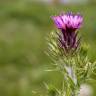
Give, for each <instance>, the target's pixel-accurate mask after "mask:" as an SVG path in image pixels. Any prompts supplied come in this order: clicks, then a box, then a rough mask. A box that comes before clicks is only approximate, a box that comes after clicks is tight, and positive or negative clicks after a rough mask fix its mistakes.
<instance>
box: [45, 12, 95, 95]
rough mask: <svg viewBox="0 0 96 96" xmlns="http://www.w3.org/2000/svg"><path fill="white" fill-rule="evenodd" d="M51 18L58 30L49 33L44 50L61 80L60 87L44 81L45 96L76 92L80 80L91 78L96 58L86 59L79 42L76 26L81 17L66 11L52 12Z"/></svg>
mask: <svg viewBox="0 0 96 96" xmlns="http://www.w3.org/2000/svg"><path fill="white" fill-rule="evenodd" d="M52 20H53V21H54V23H55V25H56V27H57V29H58V30H57V31H53V32H51V33H50V34H49V37H48V39H47V40H48V52H47V53H48V55H49V56H50V57H51V58H52V61H53V63H54V67H55V69H56V71H59V72H60V73H61V74H62V76H63V80H62V86H61V89H58V88H52V87H51V88H50V86H47V85H46V86H47V88H48V93H49V95H48V96H78V94H79V90H80V86H81V84H83V83H85V82H87V81H88V80H92V78H91V75H92V74H95V69H96V62H90V60H89V58H88V55H87V53H88V46H87V44H85V43H81V36H80V35H79V29H80V28H81V26H82V23H83V17H82V16H81V15H80V14H79V13H78V14H73V13H71V12H69V13H62V14H60V15H59V16H52Z"/></svg>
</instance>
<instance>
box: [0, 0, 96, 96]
mask: <svg viewBox="0 0 96 96" xmlns="http://www.w3.org/2000/svg"><path fill="white" fill-rule="evenodd" d="M95 9H96V6H95V5H91V4H89V5H68V6H67V5H58V6H57V5H56V6H55V5H54V6H53V5H44V4H40V3H39V4H37V3H33V2H31V1H27V0H14V1H13V0H3V1H2V0H1V1H0V96H39V95H38V94H40V93H41V94H43V95H44V94H45V93H46V90H45V87H44V84H43V82H48V83H50V84H51V83H52V84H53V85H54V86H59V87H60V85H61V82H60V80H61V79H62V77H61V75H60V73H58V72H46V71H45V70H46V68H48V67H52V66H51V64H50V58H49V57H47V56H46V55H45V53H44V51H46V50H47V46H46V40H45V37H46V35H47V34H48V33H49V32H50V31H51V30H53V29H54V28H53V27H54V26H53V25H52V21H51V19H50V16H51V15H55V14H58V13H60V11H62V10H63V11H74V12H78V11H79V12H81V14H83V15H84V20H85V21H84V26H83V28H82V30H81V34H82V37H83V40H84V41H85V42H88V44H89V45H90V46H89V47H90V50H89V52H88V55H89V57H90V58H91V60H95V59H96V52H95V51H96V44H95V43H96V32H95V31H96V26H95V25H96V24H95V23H96V22H95V21H96V13H95ZM82 42H83V41H82ZM92 76H93V75H92ZM93 77H95V75H94V76H93ZM90 83H91V84H93V87H94V90H95V88H96V85H95V83H96V82H95V81H92V82H90ZM35 91H36V92H37V93H35ZM94 96H95V95H94Z"/></svg>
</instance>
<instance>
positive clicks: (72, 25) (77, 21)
mask: <svg viewBox="0 0 96 96" xmlns="http://www.w3.org/2000/svg"><path fill="white" fill-rule="evenodd" d="M52 19H53V21H54V22H55V25H56V26H57V28H59V29H63V30H67V29H79V28H80V27H81V24H82V21H83V18H82V16H81V15H80V14H76V15H75V14H72V13H71V12H69V13H66V14H64V13H63V14H61V15H59V16H53V17H52Z"/></svg>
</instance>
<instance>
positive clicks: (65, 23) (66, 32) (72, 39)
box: [52, 13, 83, 53]
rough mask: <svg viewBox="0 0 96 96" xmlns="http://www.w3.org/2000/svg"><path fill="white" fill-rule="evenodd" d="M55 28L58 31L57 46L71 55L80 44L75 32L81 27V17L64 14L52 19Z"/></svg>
mask: <svg viewBox="0 0 96 96" xmlns="http://www.w3.org/2000/svg"><path fill="white" fill-rule="evenodd" d="M52 19H53V21H54V23H55V25H56V27H57V28H58V29H60V31H61V32H60V33H59V34H58V35H59V38H58V40H59V46H60V48H62V49H64V51H65V52H66V53H70V52H71V53H73V52H74V51H76V49H77V48H78V46H79V44H80V38H78V32H77V30H78V29H79V28H80V27H81V24H82V22H83V17H82V16H80V15H79V14H76V15H75V14H72V13H65V14H62V15H59V16H53V17H52Z"/></svg>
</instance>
